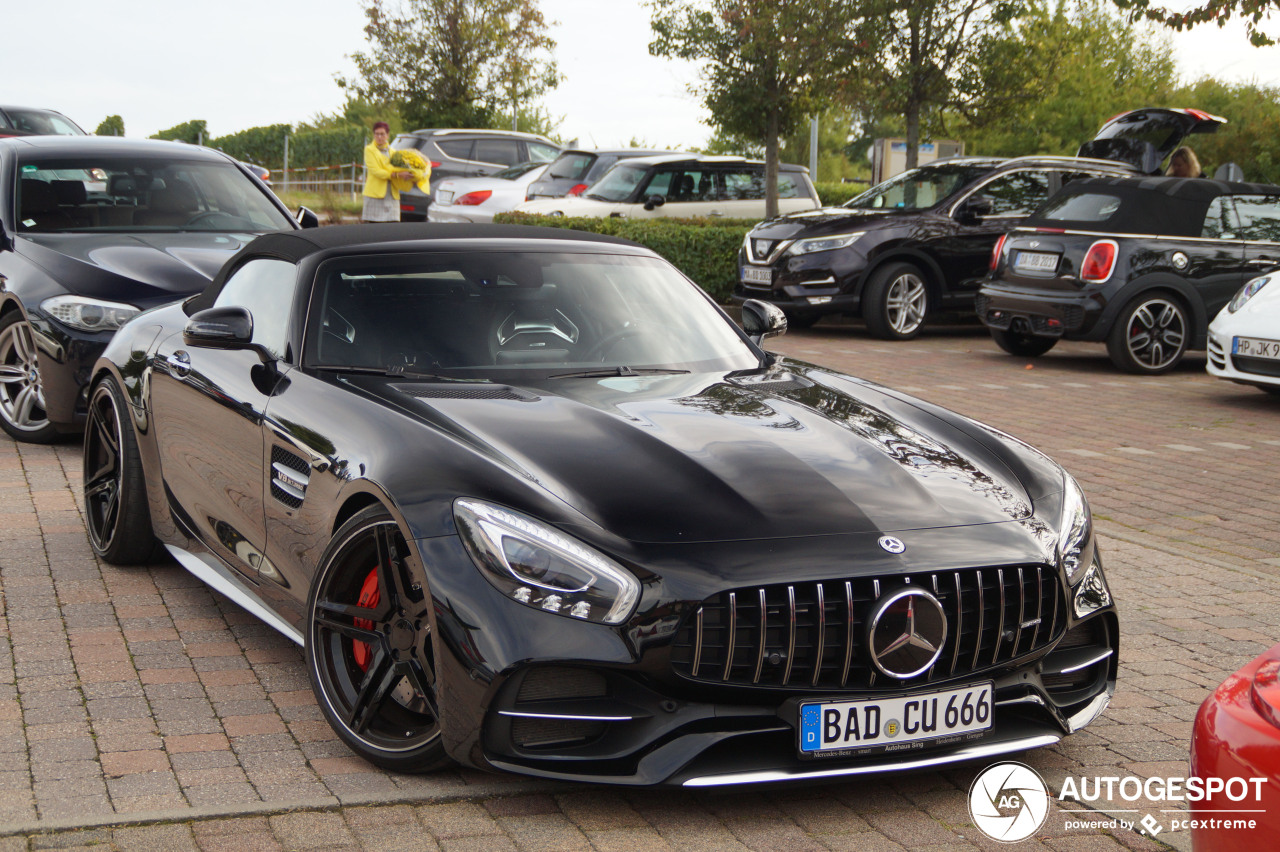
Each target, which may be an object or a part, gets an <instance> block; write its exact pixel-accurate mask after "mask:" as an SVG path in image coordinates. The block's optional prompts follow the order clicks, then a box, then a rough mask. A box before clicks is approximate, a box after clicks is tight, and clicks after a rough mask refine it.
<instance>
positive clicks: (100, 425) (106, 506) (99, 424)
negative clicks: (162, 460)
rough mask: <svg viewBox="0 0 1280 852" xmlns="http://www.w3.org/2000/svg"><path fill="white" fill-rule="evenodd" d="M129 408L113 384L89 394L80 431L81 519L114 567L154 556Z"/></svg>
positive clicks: (108, 382) (96, 550)
mask: <svg viewBox="0 0 1280 852" xmlns="http://www.w3.org/2000/svg"><path fill="white" fill-rule="evenodd" d="M128 411H129V405H128V403H127V402H126V401H125V398H124V394H123V393H121V391H120V387H119V385H117V384H116V380H115V379H114V378H106V379H103V380H102V381H100V382H98V383H97V384H96V385H95V386H94V388H93V391H92V393H90V394H89V419H88V422H87V423H86V424H85V430H84V462H83V464H84V467H83V471H84V517H85V525H86V526H87V527H88V528H89V543H90V544H91V545H92V546H93V551H94V553H96V554H98V555H99V556H100V557H102V558H103V559H104V560H106V561H107V562H110V563H111V564H112V565H137V564H139V563H141V562H146V561H147V560H148V559H149V557H150V556H151V554H152V552H153V551H154V550H155V544H156V539H155V534H154V533H153V532H152V530H151V510H150V508H149V507H148V505H147V488H146V481H145V479H144V478H143V473H142V459H141V458H140V457H139V455H138V439H137V437H136V436H135V435H134V433H133V425H132V424H131V423H130V422H129V419H128V416H127V412H128Z"/></svg>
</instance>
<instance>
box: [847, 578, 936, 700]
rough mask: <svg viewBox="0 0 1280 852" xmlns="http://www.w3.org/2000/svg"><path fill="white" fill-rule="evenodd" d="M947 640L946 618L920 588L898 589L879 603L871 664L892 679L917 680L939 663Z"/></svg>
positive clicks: (873, 618)
mask: <svg viewBox="0 0 1280 852" xmlns="http://www.w3.org/2000/svg"><path fill="white" fill-rule="evenodd" d="M946 641H947V615H946V613H944V612H943V611H942V604H940V603H938V599H937V598H935V597H934V596H933V595H931V594H929V593H928V592H926V591H925V590H924V589H919V588H906V589H899V590H898V591H896V592H893V593H892V594H890V595H887V596H886V597H883V598H881V599H880V600H879V601H878V602H877V603H876V607H875V610H874V611H873V614H872V616H871V628H870V631H869V636H868V641H867V647H868V648H869V649H870V650H871V662H873V663H874V664H875V667H876V668H878V669H879V670H880V671H882V672H884V673H885V674H887V675H889V677H896V678H898V679H899V680H906V679H907V678H911V677H915V676H916V675H918V674H921V673H923V672H925V671H928V669H929V667H930V666H932V665H933V664H934V662H936V661H937V659H938V656H939V655H940V654H941V653H942V646H943V644H944V643H945V642H946Z"/></svg>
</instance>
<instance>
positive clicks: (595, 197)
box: [582, 192, 609, 201]
mask: <svg viewBox="0 0 1280 852" xmlns="http://www.w3.org/2000/svg"><path fill="white" fill-rule="evenodd" d="M582 197H583V198H590V199H591V200H592V201H608V200H609V199H608V198H605V197H604V196H603V195H597V194H596V193H594V192H588V193H587V194H586V195H584V196H582Z"/></svg>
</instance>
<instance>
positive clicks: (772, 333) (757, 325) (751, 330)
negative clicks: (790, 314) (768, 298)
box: [742, 299, 787, 346]
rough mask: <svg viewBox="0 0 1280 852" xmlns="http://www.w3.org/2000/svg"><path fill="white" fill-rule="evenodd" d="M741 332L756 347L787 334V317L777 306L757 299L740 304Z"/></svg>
mask: <svg viewBox="0 0 1280 852" xmlns="http://www.w3.org/2000/svg"><path fill="white" fill-rule="evenodd" d="M742 330H743V331H745V332H746V333H747V336H748V337H750V338H751V340H752V342H753V343H755V344H756V345H757V346H759V345H760V344H762V343H764V342H765V340H767V339H768V338H770V337H779V336H781V335H783V334H786V333H787V315H786V314H784V313H783V312H782V309H781V308H779V307H778V306H777V305H773V304H770V303H769V302H762V301H760V300H759V299H747V300H746V301H745V302H743V303H742Z"/></svg>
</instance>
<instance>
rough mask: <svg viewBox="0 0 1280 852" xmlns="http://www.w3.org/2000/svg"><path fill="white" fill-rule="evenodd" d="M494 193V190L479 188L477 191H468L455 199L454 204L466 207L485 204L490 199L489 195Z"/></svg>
mask: <svg viewBox="0 0 1280 852" xmlns="http://www.w3.org/2000/svg"><path fill="white" fill-rule="evenodd" d="M490 195H493V191H492V190H488V189H478V190H476V191H475V192H468V193H467V194H466V195H463V196H461V197H459V198H455V199H454V200H453V203H454V204H461V205H463V206H466V207H474V206H475V205H477V204H484V203H485V202H486V201H488V200H489V196H490Z"/></svg>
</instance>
